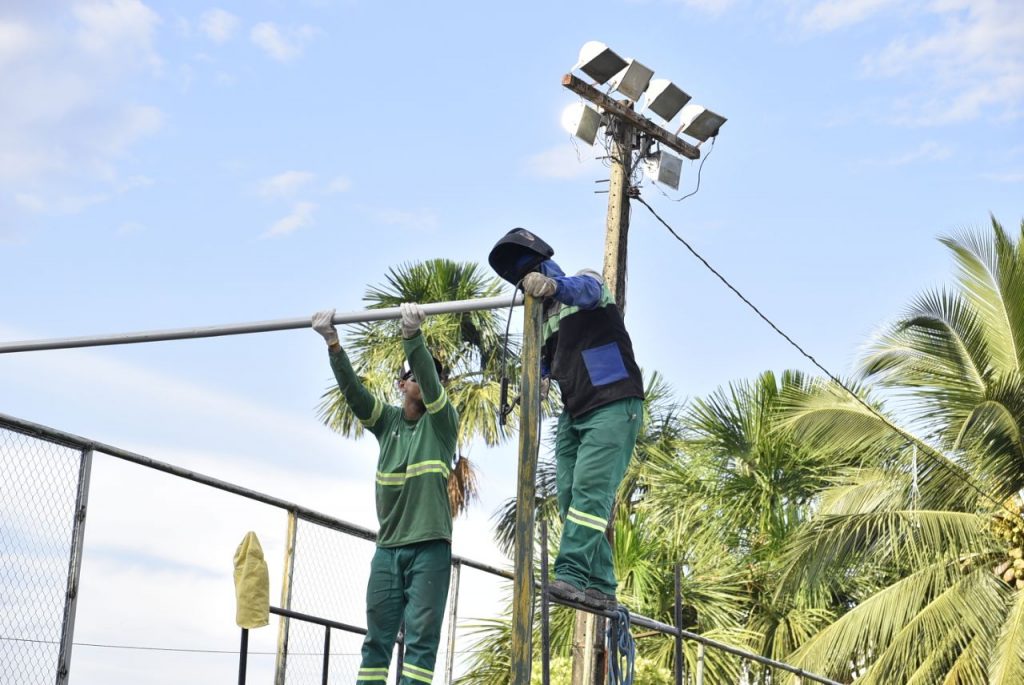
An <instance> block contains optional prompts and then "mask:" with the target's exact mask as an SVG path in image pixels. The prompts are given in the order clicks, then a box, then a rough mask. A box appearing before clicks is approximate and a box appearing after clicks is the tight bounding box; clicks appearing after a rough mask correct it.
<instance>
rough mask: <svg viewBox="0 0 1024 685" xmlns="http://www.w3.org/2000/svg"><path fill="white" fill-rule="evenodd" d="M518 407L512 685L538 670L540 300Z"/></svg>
mask: <svg viewBox="0 0 1024 685" xmlns="http://www.w3.org/2000/svg"><path fill="white" fill-rule="evenodd" d="M523 309H524V322H523V348H522V349H523V376H522V380H521V386H520V397H521V398H522V399H521V400H520V405H519V476H518V486H517V488H516V546H515V569H516V574H515V581H514V584H513V586H512V683H511V685H530V670H531V668H532V667H533V547H534V545H533V529H534V509H535V508H536V506H537V502H536V495H537V485H536V482H537V454H538V453H539V452H540V346H541V325H542V323H541V313H542V309H543V306H542V304H541V300H539V299H537V298H536V297H532V296H530V295H527V296H526V301H525V304H524V308H523Z"/></svg>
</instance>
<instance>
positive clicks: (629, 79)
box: [612, 59, 654, 102]
mask: <svg viewBox="0 0 1024 685" xmlns="http://www.w3.org/2000/svg"><path fill="white" fill-rule="evenodd" d="M652 76H654V71H653V70H651V69H648V68H647V67H645V66H644V65H642V64H640V63H639V62H637V61H636V60H635V59H631V60H629V62H628V64H627V65H626V67H625V68H624V69H623V70H622V71H620V72H619V73H617V74H616V75H615V77H614V78H613V79H612V89H613V90H614V91H616V92H618V93H622V94H623V95H625V96H626V97H627V98H629V99H630V100H631V101H633V102H636V101H637V100H639V99H640V96H641V95H643V94H644V91H645V90H647V85H648V84H649V83H650V82H651V77H652Z"/></svg>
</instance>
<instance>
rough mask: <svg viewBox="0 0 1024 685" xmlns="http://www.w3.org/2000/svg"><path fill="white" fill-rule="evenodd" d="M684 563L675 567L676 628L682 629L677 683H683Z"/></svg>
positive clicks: (677, 651)
mask: <svg viewBox="0 0 1024 685" xmlns="http://www.w3.org/2000/svg"><path fill="white" fill-rule="evenodd" d="M682 566H683V565H682V564H678V563H677V564H676V568H675V574H674V576H675V595H676V597H675V600H676V601H675V620H676V628H677V629H678V630H679V631H680V632H678V633H676V637H675V643H676V644H675V648H676V654H675V661H676V663H675V677H676V685H683V634H682V632H681V631H682V630H683V596H682Z"/></svg>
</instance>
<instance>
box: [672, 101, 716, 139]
mask: <svg viewBox="0 0 1024 685" xmlns="http://www.w3.org/2000/svg"><path fill="white" fill-rule="evenodd" d="M725 122H726V119H725V117H723V116H722V115H721V114H715V113H714V112H712V111H711V110H710V109H708V108H707V107H701V106H700V105H687V106H686V107H683V113H682V115H681V120H680V126H679V130H680V131H682V132H683V133H685V134H686V135H688V136H690V137H692V138H696V139H697V140H700V141H705V140H707V139H708V138H711V137H713V136H717V135H718V129H720V128H721V127H722V124H724V123H725Z"/></svg>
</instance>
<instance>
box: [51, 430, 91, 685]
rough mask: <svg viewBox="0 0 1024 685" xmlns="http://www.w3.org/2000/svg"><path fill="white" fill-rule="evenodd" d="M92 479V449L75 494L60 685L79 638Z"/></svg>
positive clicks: (84, 455) (85, 453)
mask: <svg viewBox="0 0 1024 685" xmlns="http://www.w3.org/2000/svg"><path fill="white" fill-rule="evenodd" d="M91 476H92V450H91V449H86V450H82V461H81V466H80V467H79V471H78V492H77V494H76V495H75V513H74V517H75V521H74V525H73V527H72V529H71V553H70V555H69V559H68V585H67V594H66V595H65V598H64V621H63V624H62V626H61V635H60V652H59V654H58V655H57V685H65V684H66V683H67V682H68V674H69V673H70V671H71V646H72V645H73V644H74V638H75V612H76V611H77V610H78V585H79V580H80V577H81V574H82V551H83V547H84V545H85V512H86V509H87V508H88V505H89V478H90V477H91Z"/></svg>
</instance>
